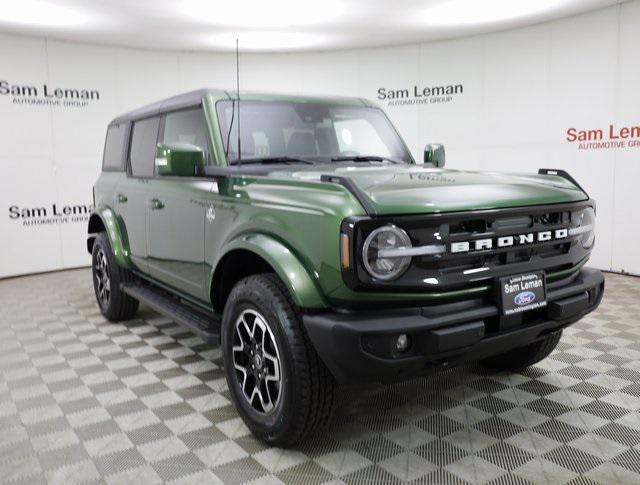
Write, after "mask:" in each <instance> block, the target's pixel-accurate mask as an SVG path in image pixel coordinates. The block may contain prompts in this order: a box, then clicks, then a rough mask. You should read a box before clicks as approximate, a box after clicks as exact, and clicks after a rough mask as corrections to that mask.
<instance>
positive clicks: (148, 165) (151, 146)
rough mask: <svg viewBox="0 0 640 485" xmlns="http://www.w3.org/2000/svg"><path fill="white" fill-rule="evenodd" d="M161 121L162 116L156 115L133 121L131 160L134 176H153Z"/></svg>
mask: <svg viewBox="0 0 640 485" xmlns="http://www.w3.org/2000/svg"><path fill="white" fill-rule="evenodd" d="M159 122H160V118H158V117H155V118H147V119H144V120H140V121H136V122H134V123H133V128H132V130H131V150H130V151H129V161H130V162H131V174H132V175H133V176H134V177H153V166H154V161H155V159H156V151H157V147H156V142H157V140H158V125H159Z"/></svg>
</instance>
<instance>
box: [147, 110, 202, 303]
mask: <svg viewBox="0 0 640 485" xmlns="http://www.w3.org/2000/svg"><path fill="white" fill-rule="evenodd" d="M158 144H165V145H176V144H177V145H180V144H183V145H184V144H187V145H191V146H195V147H198V148H199V149H200V150H202V151H203V152H204V153H205V157H206V159H207V161H208V163H210V161H211V149H210V145H209V135H208V130H207V125H206V121H205V117H204V113H203V110H202V108H201V107H200V106H198V107H194V108H189V109H183V110H180V111H174V112H171V113H167V114H166V115H164V116H163V117H162V121H161V129H160V136H159V139H158ZM214 185H215V183H214V182H213V181H212V180H211V179H206V178H203V177H196V176H161V175H156V176H155V178H154V179H153V180H152V181H151V182H150V191H149V194H150V195H151V199H152V201H153V202H152V204H151V205H150V208H149V212H148V220H149V238H148V247H149V258H148V264H149V272H150V274H151V276H153V277H154V279H156V280H158V281H160V282H162V283H164V284H166V285H169V286H171V287H173V288H176V289H178V290H180V291H182V292H184V293H187V294H189V295H191V296H195V297H196V298H198V299H201V300H208V295H206V294H205V293H206V290H205V288H206V285H205V275H206V274H208V273H207V272H206V271H205V258H204V229H205V223H206V222H205V221H206V220H207V217H206V216H207V211H208V210H209V208H210V198H211V191H212V189H213V187H214ZM210 217H211V216H210Z"/></svg>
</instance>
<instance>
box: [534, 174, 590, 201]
mask: <svg viewBox="0 0 640 485" xmlns="http://www.w3.org/2000/svg"><path fill="white" fill-rule="evenodd" d="M538 175H557V176H558V177H562V178H563V179H565V180H568V181H569V182H571V183H572V184H573V185H575V186H576V187H578V188H579V189H580V190H582V191H583V192H584V193H585V194H586V196H587V197H589V194H587V191H586V190H584V189H583V188H582V186H581V185H580V184H579V183H578V181H577V180H576V179H574V178H573V177H572V176H571V174H570V173H569V172H567V171H565V170H561V169H559V168H540V169H538Z"/></svg>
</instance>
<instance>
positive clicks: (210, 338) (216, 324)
mask: <svg viewBox="0 0 640 485" xmlns="http://www.w3.org/2000/svg"><path fill="white" fill-rule="evenodd" d="M121 288H122V291H124V292H125V293H126V294H127V295H129V296H131V297H133V298H135V299H136V300H138V301H140V302H141V303H146V304H147V305H148V306H149V307H151V308H152V309H154V310H155V311H157V312H158V313H162V314H163V315H164V316H165V317H168V318H170V319H171V320H173V321H174V322H176V323H177V324H179V325H182V326H184V327H186V328H188V329H189V330H191V331H192V332H193V333H195V334H196V335H198V336H199V337H201V338H202V339H204V341H205V342H207V343H208V344H212V345H218V344H219V343H220V320H219V318H218V317H216V315H214V314H213V313H207V312H205V311H200V310H198V309H196V308H194V307H192V306H190V305H187V304H185V303H182V302H180V300H178V299H177V298H176V297H174V296H172V295H170V294H169V293H167V292H166V291H164V290H162V289H160V288H154V287H152V286H149V285H145V284H140V283H130V284H123V285H121Z"/></svg>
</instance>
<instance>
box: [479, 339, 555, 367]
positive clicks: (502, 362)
mask: <svg viewBox="0 0 640 485" xmlns="http://www.w3.org/2000/svg"><path fill="white" fill-rule="evenodd" d="M560 337H562V330H558V331H557V332H553V333H550V334H549V335H547V336H546V337H545V338H543V339H542V340H538V341H536V342H533V343H532V344H529V345H525V346H524V347H518V348H516V349H512V350H509V351H508V352H505V353H503V354H499V355H494V356H492V357H489V358H487V359H484V360H483V361H481V364H482V365H484V366H486V367H488V368H490V369H494V370H507V371H517V370H521V369H524V368H525V367H529V366H530V365H533V364H537V363H538V362H540V361H541V360H543V359H545V358H546V357H548V356H549V354H550V353H551V352H553V349H555V348H556V346H557V345H558V342H560Z"/></svg>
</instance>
